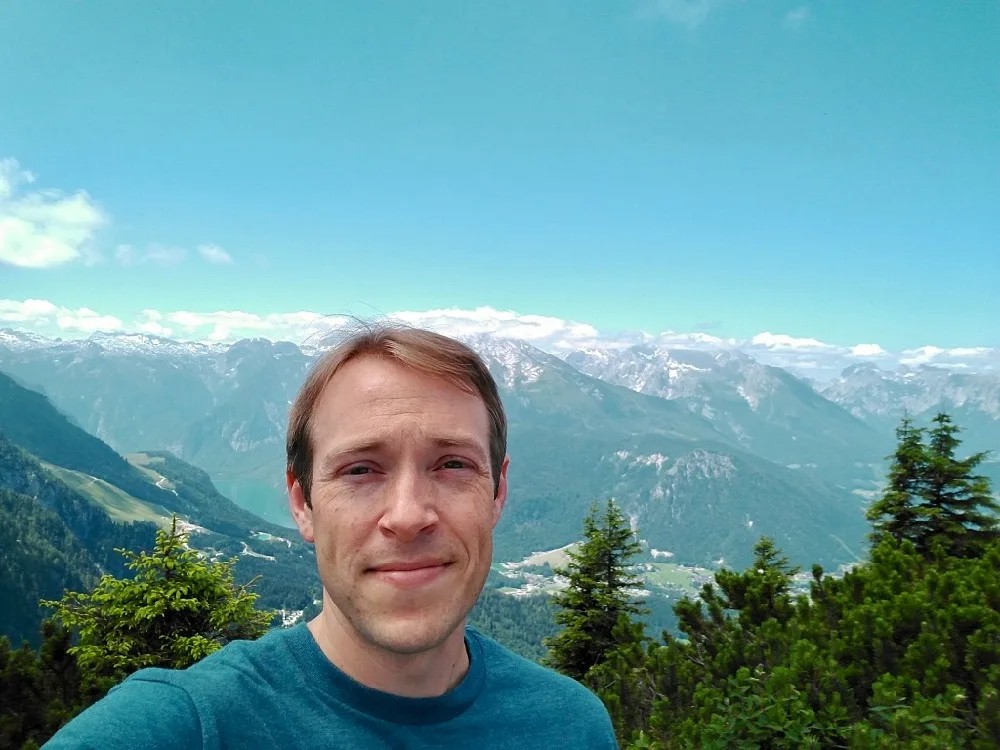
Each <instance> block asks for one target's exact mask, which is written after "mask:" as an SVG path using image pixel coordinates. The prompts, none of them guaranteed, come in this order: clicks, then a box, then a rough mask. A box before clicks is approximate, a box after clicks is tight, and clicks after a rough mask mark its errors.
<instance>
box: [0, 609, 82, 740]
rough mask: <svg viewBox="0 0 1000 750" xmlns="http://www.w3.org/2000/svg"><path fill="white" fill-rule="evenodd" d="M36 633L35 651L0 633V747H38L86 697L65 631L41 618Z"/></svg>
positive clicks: (79, 707) (67, 634)
mask: <svg viewBox="0 0 1000 750" xmlns="http://www.w3.org/2000/svg"><path fill="white" fill-rule="evenodd" d="M41 636H42V641H41V647H40V648H39V650H38V651H37V652H36V651H33V650H32V649H31V648H30V647H29V646H28V645H27V644H24V645H22V646H21V648H19V649H16V650H15V649H12V648H11V646H10V641H9V640H7V638H5V637H0V750H8V748H10V749H11V750H16V749H17V748H28V747H38V745H39V744H40V743H42V742H45V741H46V740H47V739H48V738H49V737H50V736H52V735H53V734H54V733H55V732H56V730H57V729H59V727H61V726H62V725H63V724H65V723H66V722H67V721H69V719H70V718H72V717H73V716H74V715H75V714H76V713H77V712H78V711H80V710H81V709H82V708H83V706H84V705H85V704H86V703H88V702H89V701H88V699H87V697H86V696H84V695H83V693H82V690H81V679H80V671H79V669H78V667H77V664H76V659H75V658H74V657H73V656H72V655H71V654H69V653H68V649H69V645H70V634H69V631H67V630H65V629H63V628H60V627H59V626H58V625H56V624H55V623H54V622H52V621H51V620H46V621H45V623H43V625H42V630H41Z"/></svg>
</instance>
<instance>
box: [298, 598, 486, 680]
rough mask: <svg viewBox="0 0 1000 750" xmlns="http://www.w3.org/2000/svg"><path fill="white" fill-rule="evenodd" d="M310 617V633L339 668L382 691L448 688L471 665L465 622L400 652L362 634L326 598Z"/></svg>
mask: <svg viewBox="0 0 1000 750" xmlns="http://www.w3.org/2000/svg"><path fill="white" fill-rule="evenodd" d="M324 604H325V606H324V607H323V611H322V612H320V614H319V615H318V616H317V617H316V618H315V619H313V620H312V621H311V622H310V623H309V631H310V632H311V633H312V636H313V639H314V640H315V641H316V644H317V645H318V646H319V648H320V650H321V651H322V652H323V654H324V656H326V658H327V659H329V660H330V661H331V662H332V663H333V664H334V665H335V666H336V667H337V668H339V669H340V670H341V671H342V672H344V673H345V674H346V675H348V676H349V677H351V678H352V679H354V680H355V681H357V682H360V683H361V684H362V685H365V686H366V687H370V688H373V689H375V690H381V691H382V692H384V693H392V694H393V695H400V696H404V697H407V698H430V697H435V696H439V695H443V694H444V693H446V692H448V691H449V690H451V688H453V687H455V686H456V685H457V684H458V683H459V682H461V681H462V678H463V677H464V676H465V674H466V672H468V671H469V655H468V652H467V650H466V647H465V628H464V627H461V626H460V627H458V628H456V629H455V631H454V632H453V633H452V634H451V635H449V636H448V637H447V638H446V639H445V641H444V642H442V643H441V644H439V645H438V646H435V647H434V648H432V649H430V650H428V651H423V652H420V653H416V654H400V653H395V652H393V651H389V650H387V649H384V648H380V647H379V646H377V645H376V644H373V643H371V642H369V641H367V640H365V639H364V638H363V637H362V636H361V635H360V634H359V633H358V632H357V631H355V630H354V628H352V627H351V625H350V623H348V622H347V621H346V619H345V618H344V616H343V615H342V614H341V613H340V611H339V610H337V608H336V607H335V606H334V605H332V604H331V603H330V602H324Z"/></svg>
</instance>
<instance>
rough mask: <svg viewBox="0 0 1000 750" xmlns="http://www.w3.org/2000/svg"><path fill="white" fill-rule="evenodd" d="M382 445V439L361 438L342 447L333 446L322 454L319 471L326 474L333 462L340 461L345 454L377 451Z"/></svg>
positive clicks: (331, 467)
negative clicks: (359, 440)
mask: <svg viewBox="0 0 1000 750" xmlns="http://www.w3.org/2000/svg"><path fill="white" fill-rule="evenodd" d="M384 447H385V441H384V440H362V441H361V442H358V443H348V444H347V445H344V446H342V447H338V448H334V449H333V450H332V451H330V452H328V453H327V454H326V455H325V456H323V460H322V462H321V463H320V467H319V470H320V473H321V474H328V473H329V472H330V471H332V470H333V464H335V463H337V462H338V461H342V460H343V459H344V458H345V457H347V456H353V455H357V454H359V453H377V452H378V451H379V450H381V449H382V448H384Z"/></svg>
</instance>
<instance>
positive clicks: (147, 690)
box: [47, 631, 301, 748]
mask: <svg viewBox="0 0 1000 750" xmlns="http://www.w3.org/2000/svg"><path fill="white" fill-rule="evenodd" d="M300 635H301V634H300ZM294 637H295V634H294V633H288V632H280V631H272V632H271V633H268V634H267V635H265V636H264V637H263V638H261V639H259V640H257V641H233V642H231V643H229V644H227V645H226V646H224V647H223V648H221V649H219V650H218V651H216V652H215V653H213V654H210V655H209V656H207V657H205V658H204V659H202V660H201V661H199V662H197V663H196V664H194V665H192V666H190V667H188V668H186V669H163V668H158V667H149V668H146V669H140V670H139V671H137V672H135V673H134V674H132V675H130V676H129V677H127V678H126V679H125V680H124V681H122V682H121V683H120V684H119V685H117V686H115V687H114V688H112V689H111V691H110V692H109V693H108V694H107V696H105V697H104V698H103V699H101V700H100V701H98V702H97V703H95V704H94V705H93V706H91V707H90V708H88V709H87V710H86V711H84V712H83V713H81V714H80V715H79V716H77V717H76V718H75V719H74V720H73V721H71V722H70V723H69V724H67V725H66V726H65V727H64V728H63V729H62V730H60V732H58V733H57V734H56V735H55V737H53V740H52V742H51V743H50V744H51V746H52V747H53V748H61V747H67V748H68V747H73V748H84V747H103V748H129V747H135V746H136V745H137V744H141V745H143V746H144V747H149V748H174V747H200V746H201V745H202V743H203V742H204V741H205V739H206V737H207V736H211V735H212V733H213V731H214V730H215V726H214V724H213V721H214V719H213V717H214V716H215V715H216V714H218V712H219V709H220V708H221V709H222V710H223V711H230V712H231V711H233V710H234V709H241V710H245V709H247V708H249V707H252V706H254V705H257V706H260V705H264V704H265V702H264V701H263V699H261V698H260V696H259V695H258V693H260V692H261V691H262V690H263V689H264V688H262V686H264V685H267V684H269V681H268V680H267V679H262V678H263V677H265V675H268V673H271V674H272V675H273V672H275V671H276V670H279V669H280V668H281V667H280V665H281V662H282V660H284V661H286V662H287V660H288V659H287V650H285V649H283V648H282V642H283V641H286V640H287V639H289V638H294ZM285 669H287V667H285ZM206 721H208V724H206V723H205V722H206ZM47 747H48V746H47Z"/></svg>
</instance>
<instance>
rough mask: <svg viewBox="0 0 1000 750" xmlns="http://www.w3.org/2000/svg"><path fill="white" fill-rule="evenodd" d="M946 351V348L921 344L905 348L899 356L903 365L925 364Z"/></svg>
mask: <svg viewBox="0 0 1000 750" xmlns="http://www.w3.org/2000/svg"><path fill="white" fill-rule="evenodd" d="M944 353H945V350H944V349H942V348H940V347H937V346H920V347H917V348H916V349H907V350H905V351H904V352H903V353H902V354H901V355H900V357H899V363H900V364H903V365H923V364H927V363H929V362H932V361H933V360H934V359H936V358H937V357H939V356H940V355H942V354H944Z"/></svg>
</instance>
